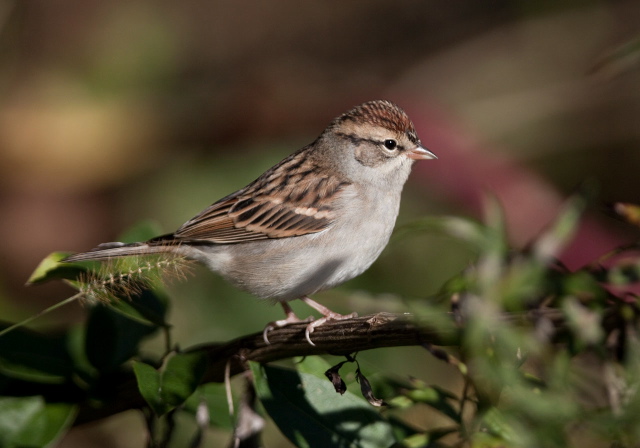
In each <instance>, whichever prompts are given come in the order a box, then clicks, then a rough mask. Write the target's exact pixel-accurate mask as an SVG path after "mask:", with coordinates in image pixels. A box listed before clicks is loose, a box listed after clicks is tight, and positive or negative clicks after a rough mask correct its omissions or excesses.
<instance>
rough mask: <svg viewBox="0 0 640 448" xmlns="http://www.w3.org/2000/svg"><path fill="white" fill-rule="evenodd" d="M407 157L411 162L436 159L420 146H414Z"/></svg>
mask: <svg viewBox="0 0 640 448" xmlns="http://www.w3.org/2000/svg"><path fill="white" fill-rule="evenodd" d="M407 157H409V158H410V159H413V160H427V159H437V158H438V157H437V156H436V155H435V154H434V153H432V152H431V151H429V150H428V149H425V148H423V147H422V146H416V147H415V148H413V149H412V150H411V151H409V152H408V153H407Z"/></svg>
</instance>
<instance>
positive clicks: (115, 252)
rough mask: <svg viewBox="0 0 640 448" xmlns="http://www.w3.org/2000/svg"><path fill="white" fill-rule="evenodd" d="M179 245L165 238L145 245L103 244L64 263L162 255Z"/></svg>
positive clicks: (74, 255) (69, 257) (65, 260)
mask: <svg viewBox="0 0 640 448" xmlns="http://www.w3.org/2000/svg"><path fill="white" fill-rule="evenodd" d="M177 247H178V245H177V244H176V243H175V242H172V241H171V240H170V239H166V238H163V237H160V238H154V239H153V240H150V241H147V242H144V243H129V244H127V243H119V242H113V243H102V244H100V245H98V247H96V248H94V249H91V250H90V251H88V252H80V253H77V254H73V255H70V256H68V257H67V258H65V259H64V260H62V261H64V262H70V263H71V262H74V261H89V260H95V261H106V260H111V259H113V258H119V257H129V256H132V255H153V254H161V253H172V252H175V251H176V248H177Z"/></svg>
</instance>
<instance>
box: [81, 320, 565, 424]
mask: <svg viewBox="0 0 640 448" xmlns="http://www.w3.org/2000/svg"><path fill="white" fill-rule="evenodd" d="M431 317H432V318H430V319H427V318H419V317H416V316H413V315H410V314H392V313H378V314H373V315H369V316H363V317H354V318H351V319H345V320H339V321H329V322H327V323H325V324H323V325H321V326H319V327H317V328H316V329H315V331H314V332H313V333H312V337H311V339H312V341H313V342H314V343H315V344H316V345H315V346H313V345H310V344H309V343H308V342H307V340H306V339H305V336H304V332H305V328H306V326H307V324H306V323H299V324H292V325H288V326H286V327H283V328H276V329H274V330H272V331H270V332H269V342H270V343H269V344H267V343H265V342H264V340H263V336H262V332H260V333H254V334H251V335H248V336H243V337H240V338H238V339H234V340H232V341H230V342H227V343H224V344H206V345H200V346H195V347H191V348H189V349H186V350H184V352H202V353H204V354H205V355H206V357H207V361H208V366H207V371H206V373H205V375H204V377H203V378H202V383H208V382H223V381H224V375H225V373H224V372H225V368H226V366H227V364H228V363H229V364H230V372H231V373H230V374H231V376H234V375H237V374H239V373H242V372H244V371H246V370H248V365H247V361H256V362H261V363H265V362H270V361H278V360H281V359H288V358H292V357H295V356H310V355H324V354H329V355H338V356H340V355H348V354H352V353H355V352H360V351H364V350H371V349H375V348H382V347H401V346H412V345H415V346H423V347H425V348H426V349H427V350H430V351H432V353H433V346H443V345H445V346H451V345H457V344H458V342H459V334H458V333H459V332H458V328H459V325H460V326H461V325H464V323H463V322H462V321H463V320H464V319H463V318H462V316H460V315H459V314H454V313H449V314H442V315H440V316H431ZM502 319H503V320H505V321H506V322H507V321H508V322H511V323H523V324H526V323H528V324H531V323H534V324H537V323H539V322H541V319H543V320H544V321H546V322H547V323H548V324H549V325H546V326H543V327H546V328H547V330H546V332H547V334H546V335H544V336H541V337H547V338H549V339H554V338H555V337H557V336H558V335H559V334H560V333H558V329H560V328H561V327H562V326H563V325H564V319H563V316H562V313H561V312H559V311H558V310H554V309H545V310H531V311H530V312H527V313H506V314H505V315H503V316H502ZM456 321H458V322H459V323H458V324H455V323H454V322H456ZM436 322H438V323H439V324H438V325H437V324H436ZM118 375H119V377H118V378H112V377H111V378H105V381H104V384H105V387H104V388H102V389H101V388H100V387H98V388H97V390H96V392H97V393H98V394H99V395H100V396H102V397H104V399H103V403H102V406H101V407H96V406H95V400H92V401H88V402H87V403H83V404H81V406H80V410H79V413H78V417H77V419H76V421H75V423H74V424H75V425H81V424H84V423H89V422H92V421H95V420H99V419H102V418H105V417H108V416H111V415H114V414H118V413H120V412H124V411H127V410H129V409H137V408H141V407H143V406H144V405H145V401H144V399H143V398H142V396H141V395H140V392H139V391H138V387H137V384H136V380H135V377H134V375H133V373H132V372H124V373H119V374H118ZM113 384H116V386H115V387H114V386H113Z"/></svg>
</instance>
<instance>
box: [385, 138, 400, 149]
mask: <svg viewBox="0 0 640 448" xmlns="http://www.w3.org/2000/svg"><path fill="white" fill-rule="evenodd" d="M384 147H385V148H387V149H389V150H393V149H396V148H397V147H398V142H396V141H395V140H394V139H392V138H388V139H386V140H385V141H384Z"/></svg>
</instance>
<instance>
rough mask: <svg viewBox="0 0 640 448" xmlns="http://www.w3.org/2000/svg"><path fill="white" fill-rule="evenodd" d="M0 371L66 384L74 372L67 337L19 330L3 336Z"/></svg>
mask: <svg viewBox="0 0 640 448" xmlns="http://www.w3.org/2000/svg"><path fill="white" fill-rule="evenodd" d="M0 372H1V373H2V374H4V375H6V376H8V377H11V378H17V379H21V380H25V381H32V382H37V383H62V382H64V381H65V380H66V379H67V378H69V377H70V376H71V374H72V372H73V362H72V360H71V356H70V355H69V353H68V352H67V348H66V337H65V336H58V337H55V336H43V335H41V334H39V333H36V332H33V331H30V330H25V329H16V330H14V331H13V332H11V333H7V334H5V335H4V336H3V337H1V338H0Z"/></svg>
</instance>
